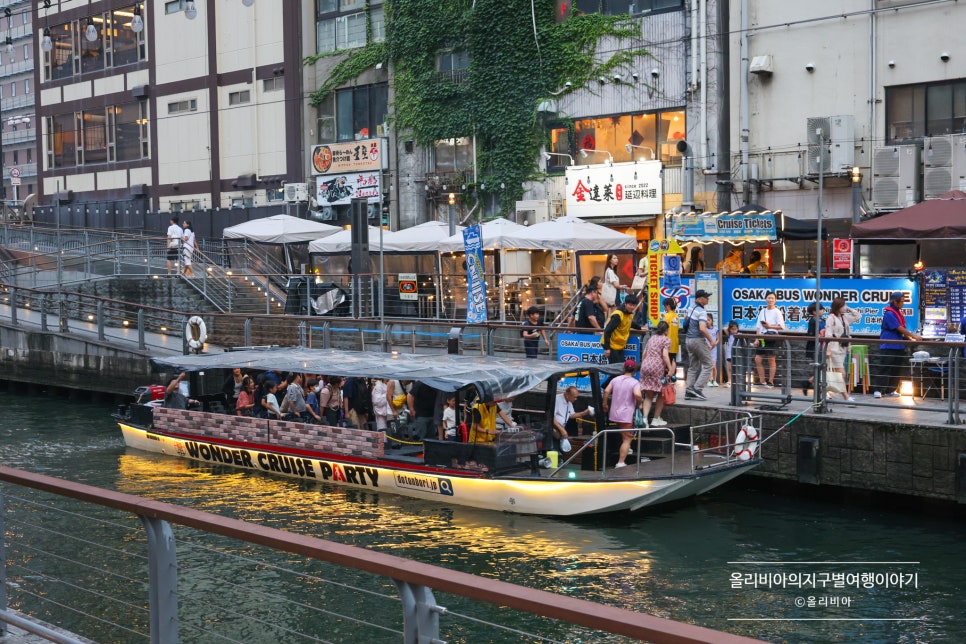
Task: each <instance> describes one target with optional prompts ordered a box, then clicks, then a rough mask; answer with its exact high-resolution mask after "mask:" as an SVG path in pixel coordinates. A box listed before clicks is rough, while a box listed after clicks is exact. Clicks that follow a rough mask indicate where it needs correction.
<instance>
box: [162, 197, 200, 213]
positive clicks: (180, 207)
mask: <svg viewBox="0 0 966 644" xmlns="http://www.w3.org/2000/svg"><path fill="white" fill-rule="evenodd" d="M200 209H201V202H200V201H197V200H193V201H172V202H171V203H169V204H168V210H170V211H171V212H185V211H190V210H200Z"/></svg>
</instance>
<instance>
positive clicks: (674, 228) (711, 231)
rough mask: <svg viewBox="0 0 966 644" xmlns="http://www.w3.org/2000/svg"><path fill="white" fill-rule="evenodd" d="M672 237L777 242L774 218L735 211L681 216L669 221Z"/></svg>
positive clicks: (768, 214) (765, 214)
mask: <svg viewBox="0 0 966 644" xmlns="http://www.w3.org/2000/svg"><path fill="white" fill-rule="evenodd" d="M671 236H672V237H674V238H675V239H677V240H678V241H730V242H734V241H755V240H769V241H775V240H776V239H778V236H777V234H776V228H775V215H774V214H773V213H770V212H764V213H753V212H747V213H745V212H736V213H722V214H719V215H715V214H712V213H704V214H698V213H695V214H693V215H681V216H678V217H673V218H672V219H671Z"/></svg>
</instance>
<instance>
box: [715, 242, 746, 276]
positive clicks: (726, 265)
mask: <svg viewBox="0 0 966 644" xmlns="http://www.w3.org/2000/svg"><path fill="white" fill-rule="evenodd" d="M715 268H716V269H717V270H718V272H719V273H723V274H725V275H737V274H738V273H740V272H742V263H741V249H740V248H732V249H731V250H729V251H728V256H727V257H725V258H724V259H723V260H721V261H720V262H718V265H717V266H715Z"/></svg>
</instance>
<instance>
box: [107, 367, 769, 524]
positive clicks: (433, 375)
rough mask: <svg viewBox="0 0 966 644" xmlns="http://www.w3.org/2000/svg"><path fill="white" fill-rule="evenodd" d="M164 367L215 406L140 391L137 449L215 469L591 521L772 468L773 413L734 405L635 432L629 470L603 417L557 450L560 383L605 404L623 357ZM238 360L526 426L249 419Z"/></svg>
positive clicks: (123, 420) (125, 419) (130, 410)
mask: <svg viewBox="0 0 966 644" xmlns="http://www.w3.org/2000/svg"><path fill="white" fill-rule="evenodd" d="M153 363H154V365H155V367H156V368H157V369H158V370H159V371H161V372H163V373H166V374H168V375H169V377H173V375H175V374H177V373H179V372H186V373H187V374H188V378H187V379H186V381H187V383H189V384H188V386H189V390H188V392H187V393H188V394H189V395H190V398H191V399H192V400H197V401H199V402H200V404H201V408H200V409H172V408H167V407H164V406H163V404H162V400H161V399H163V392H164V389H163V387H161V386H157V385H155V386H153V387H142V388H139V391H141V392H142V393H147V395H146V396H145V395H142V396H141V397H140V398H139V400H138V401H136V402H135V403H132V404H128V405H122V406H121V407H120V408H119V409H118V411H117V413H115V414H114V417H115V419H116V420H117V422H118V424H119V425H120V428H121V432H122V434H123V436H124V441H125V444H126V445H127V446H128V447H130V448H134V449H138V450H143V451H147V452H155V453H160V454H167V455H170V456H176V457H181V458H187V459H192V460H195V461H200V462H202V463H207V464H209V465H212V466H225V467H232V468H239V469H243V470H249V471H251V472H259V473H263V474H269V475H278V476H287V477H293V478H299V479H303V480H308V481H317V482H322V483H330V484H335V485H343V486H349V487H354V488H360V489H365V490H369V491H373V492H386V493H392V494H401V495H405V496H410V497H415V498H420V499H425V500H428V501H436V502H441V503H447V504H454V505H462V506H469V507H474V508H482V509H487V510H498V511H505V512H513V513H520V514H535V515H549V516H577V515H585V514H596V513H604V512H618V511H630V512H633V511H637V510H640V509H642V508H646V507H649V506H653V505H657V504H660V503H667V502H671V501H677V500H681V499H686V498H689V497H693V496H695V495H698V494H701V493H703V492H707V491H708V490H711V489H714V488H716V487H718V486H719V485H722V484H723V483H726V482H727V481H729V480H731V479H733V478H735V477H736V476H738V475H740V474H742V473H744V472H747V471H749V470H750V469H752V468H754V467H755V466H757V465H759V464H760V463H761V462H762V459H761V458H760V456H759V453H758V452H759V446H760V444H761V429H762V428H761V417H760V416H752V415H751V414H748V413H745V412H726V411H722V412H720V414H721V415H722V416H721V417H722V418H724V419H723V420H720V421H718V422H715V423H711V424H708V425H704V426H693V427H688V426H683V425H680V426H679V425H671V426H667V427H655V428H635V429H634V430H633V431H634V434H635V440H634V445H633V449H632V455H631V456H630V457H628V459H627V465H626V466H625V467H619V468H618V467H615V465H616V460H617V449H618V447H619V445H620V443H621V433H620V430H617V429H615V428H613V427H612V426H609V425H608V423H607V422H606V419H605V418H604V414H603V413H602V412H600V413H597V414H596V416H594V417H593V418H589V419H588V422H584V423H581V424H580V428H579V429H578V431H576V432H571V439H570V440H571V446H570V449H571V451H570V452H567V453H562V454H558V453H556V452H554V451H553V439H552V438H551V435H550V431H549V428H550V427H551V426H552V425H551V419H552V416H553V411H554V403H555V400H556V396H557V394H558V390H559V391H560V392H562V391H563V388H564V386H565V385H569V384H575V385H576V386H578V389H579V390H580V391H581V397H582V399H583V401H582V402H578V403H577V407H578V409H581V408H583V407H586V404H585V403H587V402H589V404H590V405H591V406H593V407H595V409H597V410H599V409H602V405H601V392H602V380H603V381H606V378H609V377H613V376H614V375H616V374H617V373H619V372H620V369H621V366H622V365H599V364H593V363H569V364H564V363H554V362H549V361H537V360H513V359H502V358H491V357H482V356H479V357H474V356H466V355H409V354H399V353H395V352H394V353H391V354H389V353H377V352H360V351H339V350H330V349H304V348H286V349H244V350H237V351H236V350H232V351H226V352H223V353H217V354H200V355H184V356H169V357H160V358H154V359H153ZM233 368H241V369H242V370H243V371H245V372H246V373H250V374H253V375H254V374H256V373H258V372H262V371H268V370H281V371H283V372H288V371H292V372H298V373H310V374H332V375H336V374H337V375H340V376H345V377H366V378H386V379H395V380H400V381H419V382H423V383H425V384H427V385H429V386H430V387H433V388H435V389H438V390H440V391H456V392H458V396H459V398H460V399H461V400H464V401H465V400H469V399H478V400H482V401H500V400H504V399H508V398H515V400H514V414H515V415H516V416H517V417H518V419H520V420H523V421H524V422H523V423H522V424H521V428H519V429H518V430H517V431H505V432H500V433H499V434H498V435H497V438H496V440H494V441H493V442H489V443H478V442H473V443H470V442H461V441H459V440H456V441H454V440H445V441H441V440H436V439H435V438H422V439H413V438H412V437H411V436H410V435H409V434H407V428H406V427H405V426H403V427H395V426H393V427H390V428H389V429H387V431H375V430H374V429H373V428H372V426H371V425H369V426H367V427H366V428H362V429H359V428H355V427H346V426H328V425H320V424H310V423H303V422H299V421H291V420H268V419H264V418H254V417H249V416H237V415H235V414H234V413H229V410H228V409H227V408H226V403H227V401H226V400H225V396H224V394H223V393H221V385H222V383H223V382H224V381H225V377H226V374H227V373H229V372H230V370H231V369H233ZM152 392H153V394H154V395H153V397H154V398H155V400H150V398H151V397H152V396H151V395H150V394H151V393H152ZM279 396H280V400H281V394H280V395H279ZM726 416H729V417H726ZM342 424H343V423H340V425H342Z"/></svg>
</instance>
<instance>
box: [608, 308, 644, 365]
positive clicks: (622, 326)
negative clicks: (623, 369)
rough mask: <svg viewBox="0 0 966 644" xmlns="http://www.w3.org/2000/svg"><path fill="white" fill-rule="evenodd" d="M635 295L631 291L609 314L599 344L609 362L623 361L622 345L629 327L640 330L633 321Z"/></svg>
mask: <svg viewBox="0 0 966 644" xmlns="http://www.w3.org/2000/svg"><path fill="white" fill-rule="evenodd" d="M637 307H638V301H637V296H636V295H634V294H633V293H632V294H630V295H628V296H627V297H625V298H624V303H623V304H622V305H621V306H620V308H618V309H616V310H615V311H614V312H613V313H612V314H611V316H610V320H608V322H607V326H606V327H604V335H603V337H602V338H601V339H600V344H601V346H602V347H604V356H605V357H606V358H607V362H608V363H610V364H621V363H623V362H624V347H626V346H627V339H628V338H629V337H630V335H631V329H637V330H640V328H641V325H640V324H638V323H637V322H635V321H634V313H635V312H636V311H637Z"/></svg>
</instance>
